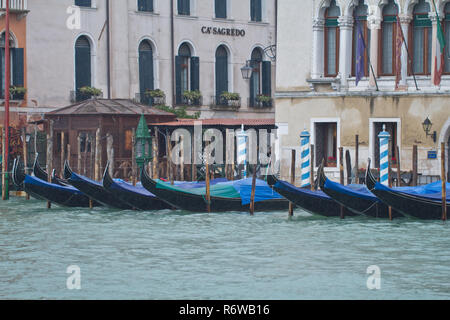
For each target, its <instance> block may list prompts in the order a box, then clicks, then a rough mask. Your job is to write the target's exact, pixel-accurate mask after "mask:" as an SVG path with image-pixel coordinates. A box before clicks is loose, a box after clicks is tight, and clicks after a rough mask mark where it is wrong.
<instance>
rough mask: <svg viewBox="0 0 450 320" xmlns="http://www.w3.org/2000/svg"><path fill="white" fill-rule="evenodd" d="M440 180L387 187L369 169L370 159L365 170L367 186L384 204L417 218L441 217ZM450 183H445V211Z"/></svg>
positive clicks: (448, 199) (448, 207) (448, 200)
mask: <svg viewBox="0 0 450 320" xmlns="http://www.w3.org/2000/svg"><path fill="white" fill-rule="evenodd" d="M441 183H442V182H440V181H439V182H435V183H432V184H429V185H426V186H421V187H400V188H395V189H393V188H389V187H386V186H384V185H382V184H381V183H379V182H377V180H376V179H375V177H374V176H373V174H372V172H371V171H370V159H369V161H368V166H367V170H366V185H367V188H368V189H369V190H370V192H372V193H373V194H374V195H376V196H377V197H378V198H379V199H380V200H381V201H383V202H384V203H385V204H386V205H388V206H391V207H392V208H394V209H395V210H397V211H400V212H401V213H403V214H404V215H406V216H410V217H414V218H419V219H426V220H432V219H441V218H442V193H441V191H440V188H442V187H441V186H442V185H441ZM449 193H450V184H449V183H447V198H446V199H447V212H449V210H450V194H449Z"/></svg>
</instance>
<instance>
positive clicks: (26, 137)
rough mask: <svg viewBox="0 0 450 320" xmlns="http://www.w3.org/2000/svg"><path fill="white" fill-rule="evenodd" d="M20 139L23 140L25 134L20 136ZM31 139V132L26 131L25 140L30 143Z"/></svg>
mask: <svg viewBox="0 0 450 320" xmlns="http://www.w3.org/2000/svg"><path fill="white" fill-rule="evenodd" d="M20 140H21V141H22V142H23V136H20ZM30 140H31V134H29V133H26V134H25V141H26V142H27V143H28V142H30Z"/></svg>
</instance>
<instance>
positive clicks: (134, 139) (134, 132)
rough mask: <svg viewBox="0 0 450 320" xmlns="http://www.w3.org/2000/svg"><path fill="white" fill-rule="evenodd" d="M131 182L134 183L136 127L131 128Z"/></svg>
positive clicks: (135, 170)
mask: <svg viewBox="0 0 450 320" xmlns="http://www.w3.org/2000/svg"><path fill="white" fill-rule="evenodd" d="M131 145H132V148H131V182H132V183H133V186H135V185H136V172H137V169H136V129H135V128H132V129H131Z"/></svg>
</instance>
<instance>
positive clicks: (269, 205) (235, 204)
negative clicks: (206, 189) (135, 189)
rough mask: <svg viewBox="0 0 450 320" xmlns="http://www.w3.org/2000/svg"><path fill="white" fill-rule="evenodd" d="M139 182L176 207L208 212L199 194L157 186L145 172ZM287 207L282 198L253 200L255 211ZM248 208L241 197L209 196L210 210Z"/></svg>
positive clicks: (287, 203)
mask: <svg viewBox="0 0 450 320" xmlns="http://www.w3.org/2000/svg"><path fill="white" fill-rule="evenodd" d="M141 182H142V186H143V187H144V188H146V189H147V190H148V191H150V192H151V193H153V194H154V195H156V196H157V197H158V198H160V199H161V200H163V201H165V202H166V203H167V204H170V205H171V206H173V207H175V208H177V209H180V210H186V211H191V212H208V208H207V203H206V200H205V198H204V197H203V196H201V195H195V194H191V193H184V192H178V191H176V190H167V189H160V188H157V187H156V182H155V181H154V180H152V179H150V178H149V177H148V175H147V174H146V173H145V172H144V174H141ZM288 207H289V202H288V201H286V200H284V199H275V200H265V201H258V202H255V212H258V211H277V210H286V209H287V208H288ZM249 210H250V205H242V201H241V198H222V197H215V196H211V201H210V211H211V212H226V211H239V212H242V211H249Z"/></svg>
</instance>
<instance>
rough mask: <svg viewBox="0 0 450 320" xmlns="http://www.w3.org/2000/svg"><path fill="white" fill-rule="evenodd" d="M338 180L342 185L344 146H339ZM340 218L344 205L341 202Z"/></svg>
mask: <svg viewBox="0 0 450 320" xmlns="http://www.w3.org/2000/svg"><path fill="white" fill-rule="evenodd" d="M339 180H340V181H339V182H340V183H341V185H344V148H343V147H339ZM340 209H341V219H344V218H345V214H344V206H343V205H342V204H341V208H340Z"/></svg>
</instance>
